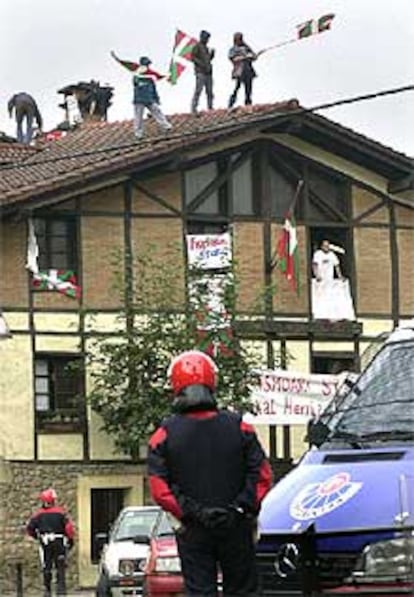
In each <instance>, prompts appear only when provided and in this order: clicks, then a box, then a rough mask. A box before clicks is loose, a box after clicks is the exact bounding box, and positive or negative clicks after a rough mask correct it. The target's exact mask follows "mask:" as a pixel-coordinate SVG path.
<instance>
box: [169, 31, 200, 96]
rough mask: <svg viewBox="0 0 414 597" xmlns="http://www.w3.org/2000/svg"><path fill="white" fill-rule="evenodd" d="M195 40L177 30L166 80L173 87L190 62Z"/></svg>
mask: <svg viewBox="0 0 414 597" xmlns="http://www.w3.org/2000/svg"><path fill="white" fill-rule="evenodd" d="M196 43H197V40H196V39H195V38H194V37H191V36H190V35H187V34H186V33H184V32H183V31H180V30H179V29H177V32H176V34H175V40H174V48H173V56H172V58H171V62H170V68H169V74H168V78H167V80H168V81H169V82H170V83H172V84H173V85H175V84H176V83H177V80H178V78H179V77H180V75H181V74H182V72H183V71H184V70H185V68H186V67H187V66H188V65H189V64H190V63H191V62H192V60H191V52H192V50H193V48H194V46H195V45H196Z"/></svg>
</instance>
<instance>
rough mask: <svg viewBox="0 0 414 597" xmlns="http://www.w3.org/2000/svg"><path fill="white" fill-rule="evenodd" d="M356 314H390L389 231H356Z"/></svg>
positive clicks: (369, 229)
mask: <svg viewBox="0 0 414 597" xmlns="http://www.w3.org/2000/svg"><path fill="white" fill-rule="evenodd" d="M354 239H355V247H354V250H355V264H356V272H357V307H356V308H357V313H358V316H363V315H364V313H378V314H386V313H390V312H391V258H390V244H389V230H388V229H387V228H356V229H355V231H354Z"/></svg>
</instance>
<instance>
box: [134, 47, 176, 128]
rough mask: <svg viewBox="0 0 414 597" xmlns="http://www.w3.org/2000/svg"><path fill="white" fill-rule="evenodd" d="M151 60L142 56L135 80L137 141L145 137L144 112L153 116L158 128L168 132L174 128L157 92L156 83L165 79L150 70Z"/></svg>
mask: <svg viewBox="0 0 414 597" xmlns="http://www.w3.org/2000/svg"><path fill="white" fill-rule="evenodd" d="M150 64H151V60H150V59H149V58H148V57H147V56H141V58H140V59H139V67H138V69H137V70H136V74H135V75H134V78H133V84H134V100H133V103H134V129H135V136H136V138H137V139H141V138H142V136H143V135H144V110H145V108H146V109H147V110H148V111H149V112H150V113H151V114H152V116H153V117H154V119H155V121H156V123H157V124H158V126H159V127H160V128H161V129H162V130H164V131H168V130H170V129H171V128H172V125H171V123H170V122H168V120H167V118H166V117H165V115H164V113H163V112H162V110H161V108H160V98H159V95H158V92H157V87H156V81H159V80H160V79H162V78H163V75H160V74H159V73H158V72H156V71H155V70H152V69H151V68H150Z"/></svg>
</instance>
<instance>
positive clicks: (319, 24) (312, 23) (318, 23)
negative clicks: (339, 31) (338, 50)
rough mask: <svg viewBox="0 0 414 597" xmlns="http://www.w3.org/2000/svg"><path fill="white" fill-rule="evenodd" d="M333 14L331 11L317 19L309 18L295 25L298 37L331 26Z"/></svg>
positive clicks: (315, 32)
mask: <svg viewBox="0 0 414 597" xmlns="http://www.w3.org/2000/svg"><path fill="white" fill-rule="evenodd" d="M334 18H335V15H334V14H333V13H330V14H326V15H322V16H321V17H319V19H311V20H309V21H305V22H304V23H301V24H300V25H297V26H296V30H297V37H298V39H304V38H305V37H310V36H311V35H315V34H317V33H322V32H323V31H328V29H330V28H331V24H332V21H333V20H334Z"/></svg>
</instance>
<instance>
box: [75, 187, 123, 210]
mask: <svg viewBox="0 0 414 597" xmlns="http://www.w3.org/2000/svg"><path fill="white" fill-rule="evenodd" d="M81 209H82V210H85V211H113V212H123V211H124V189H123V186H122V185H119V186H116V187H110V188H109V189H101V190H100V191H95V192H94V193H88V194H87V195H85V196H84V197H83V198H82V205H81Z"/></svg>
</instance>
